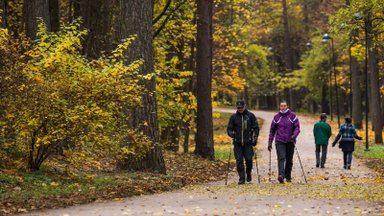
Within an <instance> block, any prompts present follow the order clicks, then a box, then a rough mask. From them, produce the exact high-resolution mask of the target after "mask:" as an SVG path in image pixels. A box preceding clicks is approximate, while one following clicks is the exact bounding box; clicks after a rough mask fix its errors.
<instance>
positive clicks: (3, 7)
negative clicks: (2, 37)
mask: <svg viewBox="0 0 384 216" xmlns="http://www.w3.org/2000/svg"><path fill="white" fill-rule="evenodd" d="M0 14H1V16H0V19H1V22H0V26H1V27H2V28H6V27H7V0H0Z"/></svg>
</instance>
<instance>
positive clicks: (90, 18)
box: [51, 0, 114, 58]
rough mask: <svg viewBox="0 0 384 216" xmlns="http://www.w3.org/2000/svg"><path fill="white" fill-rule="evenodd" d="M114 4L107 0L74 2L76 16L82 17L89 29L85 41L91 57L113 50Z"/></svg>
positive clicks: (80, 0) (85, 50) (86, 52)
mask: <svg viewBox="0 0 384 216" xmlns="http://www.w3.org/2000/svg"><path fill="white" fill-rule="evenodd" d="M51 1H52V0H51ZM113 6H114V4H112V3H111V2H109V1H105V0H78V1H77V2H75V3H74V11H75V13H74V16H75V17H82V18H83V26H84V28H86V29H88V31H89V32H88V35H87V37H86V39H85V41H84V42H85V43H84V53H85V55H87V56H88V57H90V58H98V57H100V55H101V53H102V52H103V51H107V52H108V51H111V50H112V42H113V39H112V29H113V28H112V8H113Z"/></svg>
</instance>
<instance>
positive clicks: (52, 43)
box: [0, 20, 150, 170]
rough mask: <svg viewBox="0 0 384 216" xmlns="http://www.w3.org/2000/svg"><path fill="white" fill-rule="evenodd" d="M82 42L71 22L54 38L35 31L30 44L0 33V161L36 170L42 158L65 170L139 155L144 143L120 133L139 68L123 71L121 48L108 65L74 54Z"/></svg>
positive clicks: (137, 91) (134, 97) (129, 132)
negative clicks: (64, 163)
mask: <svg viewBox="0 0 384 216" xmlns="http://www.w3.org/2000/svg"><path fill="white" fill-rule="evenodd" d="M86 34H87V31H86V30H80V22H79V21H78V20H77V21H75V22H73V23H72V24H71V25H69V26H66V27H63V28H62V30H60V32H58V33H48V32H47V31H46V28H45V26H44V24H40V25H39V32H38V34H37V35H38V40H36V41H33V42H28V40H27V39H25V38H18V39H14V38H12V37H11V35H10V34H9V33H8V32H7V30H6V29H0V88H1V89H0V97H1V99H0V146H1V148H0V156H1V157H0V158H1V159H0V160H3V162H2V164H4V163H5V162H7V164H8V165H11V166H12V165H15V164H20V163H15V162H16V161H18V162H20V161H21V162H23V163H22V164H24V165H26V164H28V168H29V169H31V170H38V169H39V168H40V166H41V164H42V163H43V162H44V161H45V160H47V159H48V158H49V157H50V156H52V155H55V154H60V153H61V154H63V152H64V150H65V152H67V153H68V152H72V153H71V154H63V155H64V156H66V158H67V160H68V161H70V162H72V163H79V162H81V161H82V160H85V159H87V160H89V159H95V158H97V159H100V158H102V157H109V158H111V157H124V156H126V155H128V154H136V155H139V154H144V153H146V151H148V150H149V148H150V147H149V146H150V141H149V139H148V138H147V137H145V136H144V135H141V134H140V133H137V132H136V131H135V130H134V129H132V128H128V127H127V126H126V125H127V119H128V118H129V113H131V110H132V109H134V108H135V107H136V104H138V101H139V100H140V96H141V94H142V92H143V87H142V86H141V85H140V84H139V82H140V80H141V79H143V78H142V77H140V76H139V74H138V69H139V67H140V66H141V64H142V60H138V61H135V62H132V63H131V64H129V65H128V64H126V63H125V62H124V55H123V51H124V50H126V49H127V48H128V46H129V44H130V43H131V42H132V41H133V40H134V37H131V38H127V39H126V40H124V41H123V42H122V43H121V44H120V45H118V47H117V48H116V50H114V51H113V52H112V55H111V56H109V57H105V56H104V57H101V58H99V59H97V60H89V59H87V58H85V57H84V56H83V55H82V54H81V50H82V47H81V40H82V38H83V37H84V36H85V35H86Z"/></svg>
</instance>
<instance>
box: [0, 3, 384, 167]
mask: <svg viewBox="0 0 384 216" xmlns="http://www.w3.org/2000/svg"><path fill="white" fill-rule="evenodd" d="M0 11H1V16H0V17H1V22H0V24H1V28H0V88H1V89H0V98H1V99H0V160H1V163H0V166H8V167H25V165H27V167H28V168H29V169H31V170H38V169H39V168H40V166H41V164H42V163H43V162H45V161H47V159H49V158H50V157H52V156H60V157H61V158H63V160H65V161H67V162H68V163H69V164H71V165H72V166H77V165H79V164H81V163H82V162H83V161H87V160H95V159H97V160H100V161H102V160H103V159H106V158H108V159H110V158H113V160H114V161H115V163H116V165H118V166H119V167H120V168H123V169H129V170H154V171H158V172H161V173H165V172H166V170H165V167H164V161H163V158H162V149H168V150H172V151H178V149H179V145H180V146H181V147H182V149H183V151H184V152H186V153H187V152H188V149H189V148H190V143H189V142H190V139H189V138H190V137H191V136H194V137H195V142H196V146H195V154H197V155H201V156H203V157H205V158H209V159H214V156H213V151H214V144H213V135H212V133H213V132H212V116H213V114H212V106H213V107H215V106H233V104H234V102H235V101H236V100H237V99H245V100H246V102H247V104H248V107H250V108H255V109H265V110H276V108H277V106H278V102H279V101H280V100H283V99H285V100H287V101H288V103H289V104H290V107H291V108H292V109H293V110H294V111H296V112H309V113H320V112H326V113H329V114H330V115H331V119H332V120H336V118H338V117H339V118H342V117H343V116H352V117H353V122H354V124H355V126H356V127H357V128H362V127H363V126H364V124H363V123H364V122H363V120H364V117H365V115H366V113H367V112H366V111H367V110H368V117H369V119H371V120H372V121H370V122H371V123H370V126H371V129H372V130H374V133H375V140H374V142H376V143H383V138H382V128H383V121H384V114H383V110H384V98H383V96H384V72H383V71H384V55H383V53H384V37H383V36H384V34H383V31H384V22H383V20H384V2H383V1H381V0H369V1H367V0H332V1H331V0H270V1H265V0H216V1H207V0H196V1H193V0H154V1H153V0H119V1H117V0H108V1H107V0H104V1H103V0H93V1H90V0H0ZM325 33H328V34H327V35H324V34H325ZM339 118H338V119H339ZM193 144H195V143H193Z"/></svg>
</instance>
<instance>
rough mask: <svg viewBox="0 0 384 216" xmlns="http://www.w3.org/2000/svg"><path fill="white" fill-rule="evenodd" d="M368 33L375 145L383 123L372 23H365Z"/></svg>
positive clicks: (380, 139)
mask: <svg viewBox="0 0 384 216" xmlns="http://www.w3.org/2000/svg"><path fill="white" fill-rule="evenodd" d="M366 25H367V26H366V28H367V32H368V39H367V47H368V69H369V79H370V88H369V89H370V106H371V109H370V110H371V112H372V113H371V116H372V124H373V128H374V131H375V143H383V134H382V130H383V122H382V116H381V115H382V112H381V103H380V86H379V70H378V65H377V49H376V47H374V44H373V34H372V21H370V20H369V19H368V21H367V22H366Z"/></svg>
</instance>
